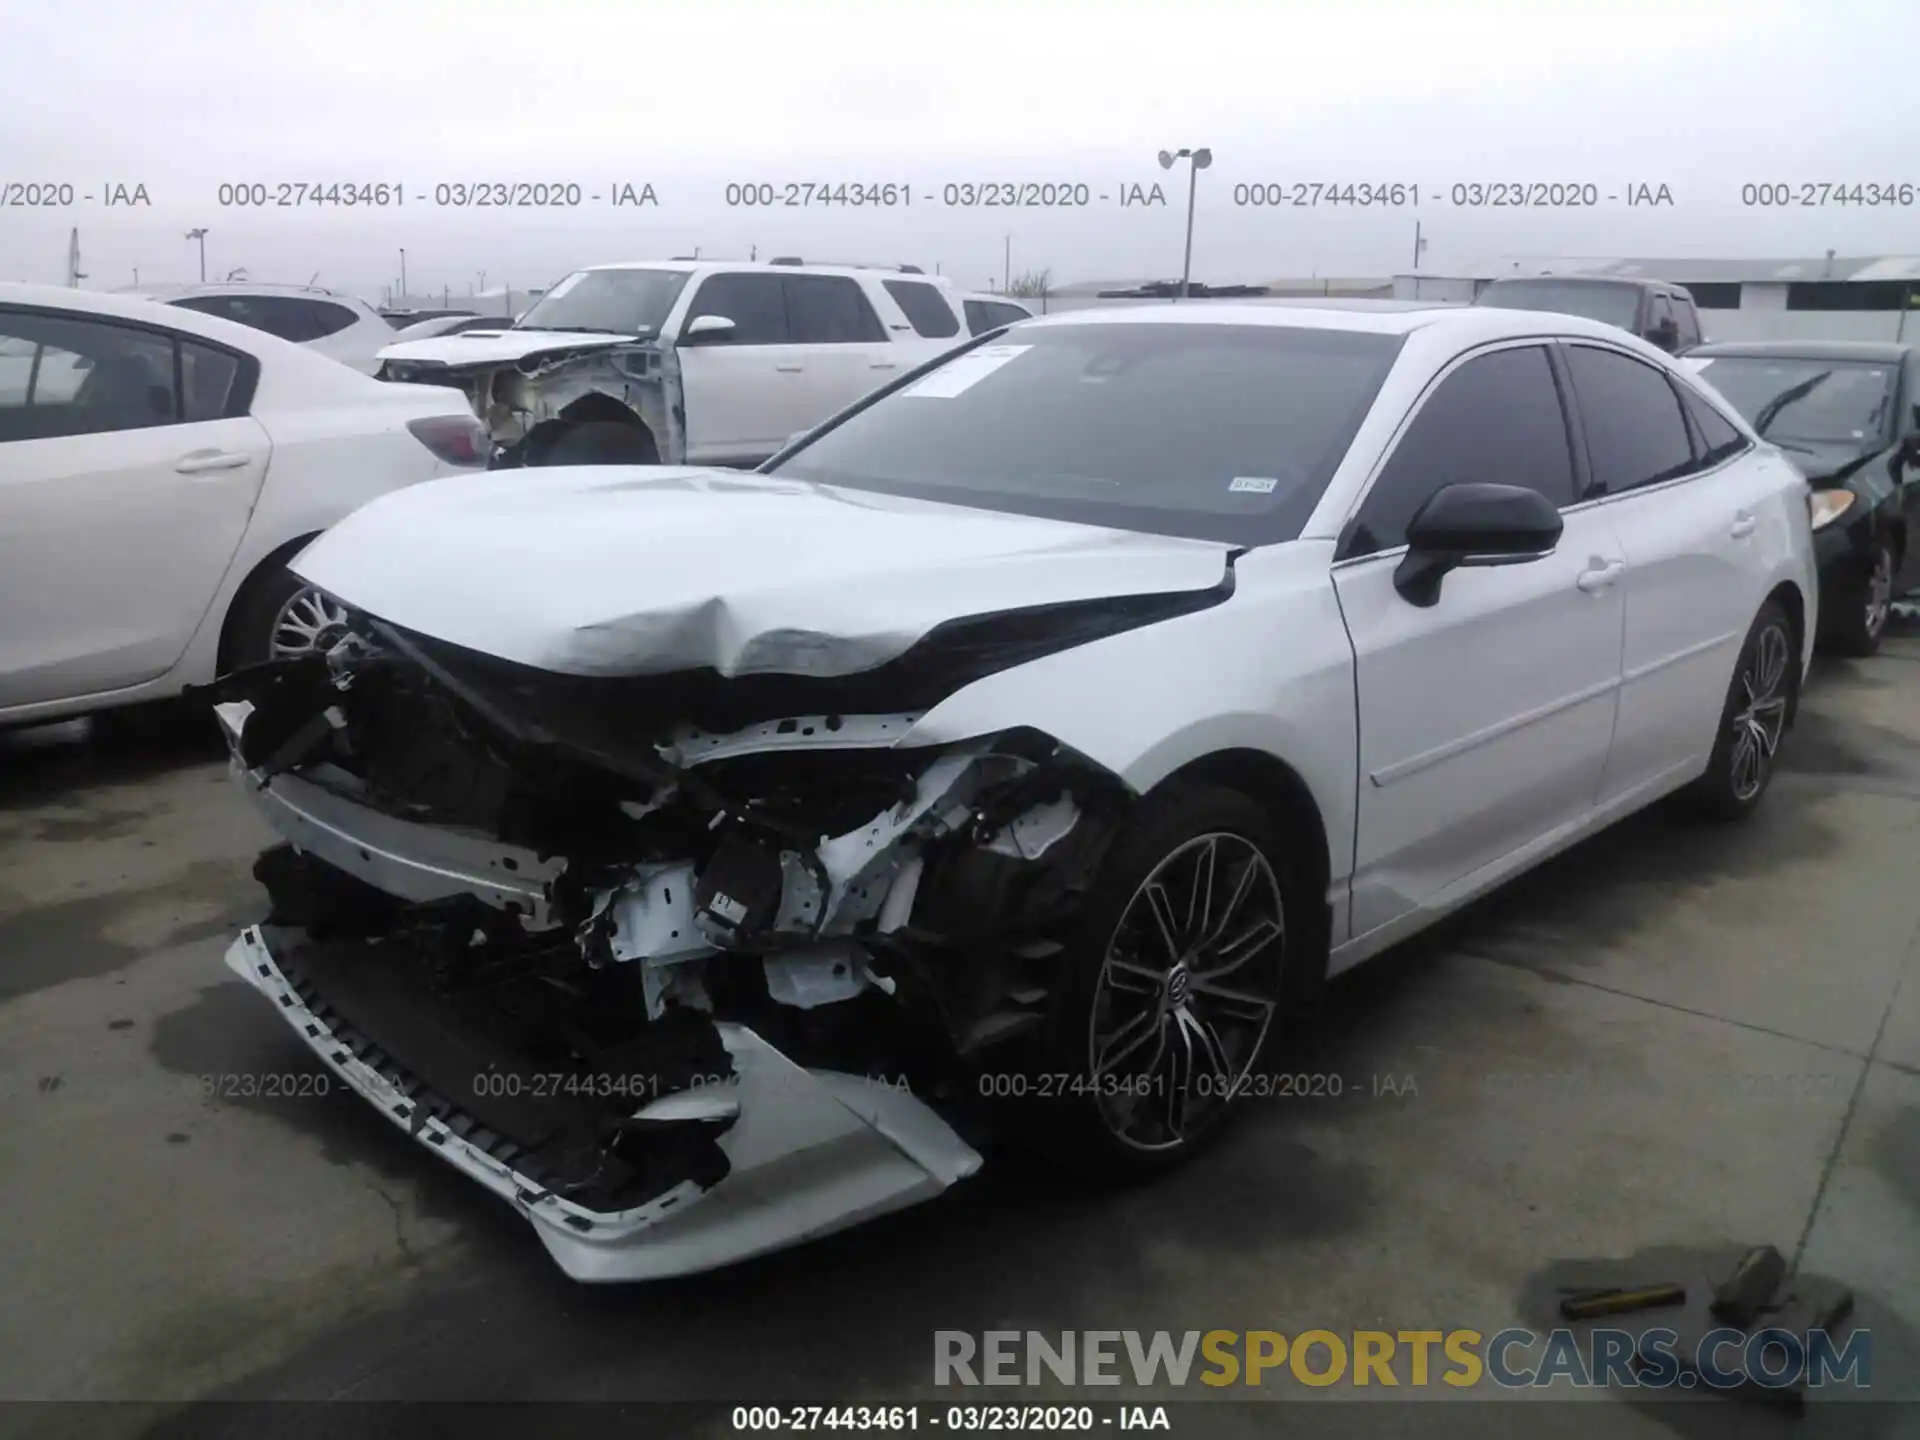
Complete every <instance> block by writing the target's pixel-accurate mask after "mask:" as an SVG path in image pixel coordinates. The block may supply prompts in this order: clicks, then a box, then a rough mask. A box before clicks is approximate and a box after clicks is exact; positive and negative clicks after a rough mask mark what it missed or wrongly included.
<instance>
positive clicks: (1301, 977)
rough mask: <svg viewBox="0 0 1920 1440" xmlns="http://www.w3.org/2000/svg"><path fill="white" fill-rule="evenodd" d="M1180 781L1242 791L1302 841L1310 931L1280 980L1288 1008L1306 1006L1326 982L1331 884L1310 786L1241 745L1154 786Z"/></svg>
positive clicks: (1275, 760) (1278, 762) (1323, 827)
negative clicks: (1286, 992) (1310, 917)
mask: <svg viewBox="0 0 1920 1440" xmlns="http://www.w3.org/2000/svg"><path fill="white" fill-rule="evenodd" d="M1183 781H1188V782H1191V781H1198V782H1201V783H1205V784H1213V785H1219V786H1222V787H1224V788H1225V789H1228V790H1232V791H1235V792H1237V793H1238V794H1241V795H1244V796H1246V797H1247V798H1248V799H1249V800H1251V801H1253V802H1254V803H1255V804H1256V805H1258V806H1259V807H1260V808H1261V809H1262V810H1265V811H1266V812H1267V813H1268V814H1269V815H1271V816H1272V817H1273V819H1274V822H1275V824H1276V825H1277V826H1278V827H1279V828H1280V829H1281V830H1282V832H1283V833H1284V834H1286V835H1288V836H1297V837H1300V838H1302V839H1304V840H1305V841H1306V842H1307V843H1306V844H1304V845H1303V846H1302V847H1301V851H1300V853H1299V856H1298V859H1299V861H1300V863H1301V866H1302V875H1301V880H1302V884H1303V889H1304V890H1305V892H1306V896H1307V903H1308V907H1309V913H1310V915H1311V916H1312V918H1313V927H1314V933H1313V934H1312V935H1311V936H1310V937H1309V943H1307V944H1306V945H1303V946H1302V947H1300V949H1299V950H1297V951H1295V950H1292V949H1291V947H1290V948H1289V953H1288V956H1287V979H1286V984H1287V989H1288V992H1289V993H1288V996H1287V1000H1288V1002H1289V1008H1293V1009H1310V1008H1311V1007H1312V1006H1313V1005H1314V1004H1315V1003H1317V1001H1318V998H1319V994H1320V990H1321V987H1322V986H1323V985H1324V984H1325V982H1326V972H1327V957H1328V955H1329V953H1330V946H1331V942H1332V936H1333V905H1332V901H1331V899H1330V897H1329V895H1328V889H1329V887H1330V886H1331V885H1332V874H1333V851H1332V848H1331V845H1330V843H1329V837H1328V834H1327V824H1326V819H1325V817H1324V816H1322V814H1321V813H1320V806H1319V804H1318V802H1317V801H1315V799H1314V797H1313V790H1312V789H1311V787H1309V786H1308V784H1307V782H1306V780H1305V778H1304V777H1303V776H1302V775H1301V774H1300V772H1299V771H1298V770H1296V769H1294V768H1293V766H1291V765H1289V764H1288V763H1287V762H1286V761H1284V760H1282V759H1281V758H1280V757H1279V756H1277V755H1274V754H1272V753H1270V752H1268V751H1265V750H1254V749H1250V748H1246V747H1235V748H1232V749H1227V750H1215V751H1213V752H1211V753H1209V754H1206V755H1202V756H1200V757H1199V758H1197V759H1194V760H1190V761H1188V762H1187V763H1186V764H1184V765H1182V766H1180V767H1179V768H1178V769H1177V770H1174V771H1173V772H1172V773H1171V774H1169V775H1168V776H1166V777H1165V778H1164V779H1163V780H1161V781H1160V783H1159V784H1158V785H1156V786H1155V787H1154V789H1156V790H1158V789H1160V788H1162V787H1163V786H1167V785H1173V784H1178V783H1180V782H1183ZM1290 858H1292V857H1290Z"/></svg>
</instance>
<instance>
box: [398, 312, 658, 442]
mask: <svg viewBox="0 0 1920 1440" xmlns="http://www.w3.org/2000/svg"><path fill="white" fill-rule="evenodd" d="M460 338H462V337H454V339H455V340H458V339H460ZM436 348H437V349H438V350H440V351H442V352H444V353H443V354H439V355H434V356H421V355H415V354H412V353H410V352H414V351H422V350H428V349H436ZM395 349H396V350H398V351H400V352H402V353H400V354H397V355H391V356H387V357H385V358H383V359H382V361H381V366H380V370H379V372H378V378H379V379H382V380H396V381H404V382H409V383H412V384H417V385H443V386H447V387H450V388H452V389H456V390H459V391H460V392H461V394H463V395H464V396H466V399H467V403H468V404H469V405H471V406H472V407H473V413H474V414H475V415H477V416H478V417H479V418H480V421H481V423H482V424H484V425H485V426H486V427H487V433H488V434H489V435H490V436H491V437H492V439H493V444H494V455H495V458H494V465H495V467H496V468H501V469H505V468H512V467H516V466H522V465H538V464H541V463H543V461H544V459H545V456H546V453H547V452H548V451H549V450H550V449H551V448H552V447H553V444H554V442H555V441H557V440H558V439H559V437H560V436H561V435H562V434H563V433H564V432H565V431H567V430H568V429H570V428H572V427H573V426H576V425H583V424H592V423H596V422H599V423H607V422H612V423H617V424H621V425H626V426H629V427H633V428H637V429H640V430H644V431H645V432H646V434H647V436H648V437H649V438H650V440H651V442H652V445H653V448H654V453H655V455H656V456H657V457H658V460H659V462H660V463H662V464H678V463H679V462H680V460H681V459H682V458H683V457H684V456H685V454H686V445H685V420H686V410H685V405H684V403H683V400H682V395H681V389H680V372H679V365H678V362H677V360H676V359H675V355H674V350H673V347H672V346H669V345H661V344H658V343H656V342H653V341H645V340H634V341H627V342H621V343H618V344H614V345H610V344H609V343H608V342H607V341H604V340H600V341H594V340H588V339H585V338H582V339H580V340H577V341H575V342H573V343H564V342H556V343H555V344H553V345H552V346H550V347H549V348H545V349H540V350H536V351H533V352H532V353H529V354H525V355H522V356H518V357H514V358H507V357H493V358H489V359H486V360H482V361H472V362H463V361H462V360H461V358H460V351H459V349H458V347H457V346H455V345H452V344H441V345H439V346H437V347H436V346H434V345H433V344H432V343H430V342H420V343H416V344H412V345H403V346H398V347H395Z"/></svg>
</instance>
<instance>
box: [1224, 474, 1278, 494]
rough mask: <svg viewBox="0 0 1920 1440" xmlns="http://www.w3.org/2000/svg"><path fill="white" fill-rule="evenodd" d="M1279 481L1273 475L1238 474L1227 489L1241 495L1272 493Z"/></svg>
mask: <svg viewBox="0 0 1920 1440" xmlns="http://www.w3.org/2000/svg"><path fill="white" fill-rule="evenodd" d="M1279 483H1280V482H1279V481H1278V480H1276V479H1274V478H1273V476H1271V475H1236V476H1234V477H1233V483H1232V484H1230V485H1228V486H1227V489H1228V490H1231V491H1233V492H1234V493H1235V494H1240V495H1271V494H1272V493H1273V491H1274V487H1275V486H1276V485H1278V484H1279Z"/></svg>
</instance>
